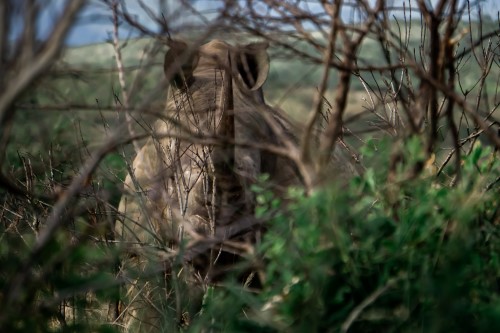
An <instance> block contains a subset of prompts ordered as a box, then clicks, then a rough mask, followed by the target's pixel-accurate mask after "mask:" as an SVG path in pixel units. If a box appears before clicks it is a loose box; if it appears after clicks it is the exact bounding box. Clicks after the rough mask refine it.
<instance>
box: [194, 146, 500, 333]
mask: <svg viewBox="0 0 500 333" xmlns="http://www.w3.org/2000/svg"><path fill="white" fill-rule="evenodd" d="M420 146H421V144H420V142H419V140H418V139H417V138H411V139H409V140H407V142H405V143H404V147H403V148H402V151H403V153H404V156H405V161H404V162H402V163H401V164H400V165H399V166H398V171H397V176H398V177H397V178H398V179H397V180H396V181H392V182H391V181H388V180H387V178H388V176H389V173H390V172H391V171H390V170H389V168H387V167H383V165H388V163H387V160H385V163H384V164H380V165H378V167H374V168H372V169H370V170H368V171H367V172H366V173H365V175H364V176H362V177H358V178H356V179H354V180H353V181H352V182H350V183H349V185H347V186H346V187H343V188H342V187H339V186H335V185H329V186H324V187H323V188H322V189H321V190H318V191H317V192H315V193H313V194H312V195H311V196H309V197H305V196H303V195H302V194H301V193H300V192H297V191H295V192H294V191H292V192H291V193H290V195H291V196H292V197H293V199H294V200H293V201H294V203H293V204H292V205H290V207H289V209H288V210H287V211H286V212H282V213H280V214H278V215H277V216H275V217H274V218H273V219H272V220H271V221H270V223H269V224H270V230H269V231H268V232H267V234H266V235H265V238H264V241H263V242H262V245H261V246H260V247H259V251H258V253H259V254H258V257H259V258H262V260H263V265H264V267H265V268H264V269H263V270H264V276H265V282H264V286H263V292H262V293H260V294H253V293H250V292H248V291H246V290H244V289H241V288H238V287H237V286H235V285H233V284H230V283H229V284H227V285H225V286H224V287H221V288H216V290H215V292H214V293H213V295H212V296H211V297H210V301H209V302H207V303H208V304H206V309H205V312H204V313H203V315H201V316H200V317H199V318H198V319H197V321H196V324H195V325H194V326H193V331H197V330H199V329H200V327H210V328H211V329H213V330H214V331H224V332H236V331H238V332H266V331H268V332H275V331H286V332H305V331H309V332H346V331H347V330H349V331H351V332H381V331H384V332H422V331H423V332H450V331H451V332H490V331H496V330H497V329H499V328H500V289H499V287H498V278H499V276H500V260H499V253H500V234H499V232H498V222H499V221H500V217H499V211H498V207H499V198H500V195H499V194H500V193H499V190H498V187H495V188H492V189H489V187H488V185H490V184H491V183H492V182H494V181H495V179H496V178H497V177H498V176H499V173H500V160H499V159H498V155H495V154H494V153H493V152H492V150H491V149H490V148H489V147H482V146H481V145H477V146H476V147H475V148H474V151H473V152H472V154H471V155H470V156H469V157H467V158H464V159H463V165H464V174H463V179H462V181H461V182H460V183H459V184H458V185H457V186H455V187H452V186H449V185H447V184H449V182H447V181H446V180H447V179H446V177H444V176H443V177H436V176H435V175H432V174H429V173H427V174H426V173H423V174H422V176H419V177H417V178H415V179H409V178H407V175H408V172H409V171H411V170H412V168H413V165H414V163H415V156H414V155H413V154H414V152H415V151H416V150H419V149H420ZM372 147H373V145H372ZM389 147H390V144H389V142H388V141H385V142H382V143H379V144H378V148H379V149H380V150H377V152H379V151H388V150H390V149H389ZM365 150H366V153H367V154H369V153H370V150H371V152H372V153H375V151H374V150H373V149H372V148H370V147H365ZM387 157H388V154H386V157H385V158H387ZM385 158H381V162H384V161H383V160H384V159H385ZM376 169H379V170H380V169H382V171H381V172H380V171H378V172H375V170H376ZM268 207H269V206H268ZM253 260H255V258H254V259H253ZM351 319H352V320H351Z"/></svg>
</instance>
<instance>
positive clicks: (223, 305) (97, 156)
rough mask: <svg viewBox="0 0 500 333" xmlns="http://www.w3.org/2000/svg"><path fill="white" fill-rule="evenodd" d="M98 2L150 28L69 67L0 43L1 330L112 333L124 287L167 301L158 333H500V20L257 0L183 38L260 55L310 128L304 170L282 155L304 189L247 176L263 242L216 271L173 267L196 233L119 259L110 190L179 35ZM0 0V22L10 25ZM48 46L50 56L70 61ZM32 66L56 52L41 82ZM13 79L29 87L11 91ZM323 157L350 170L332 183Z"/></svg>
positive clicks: (467, 11) (67, 53)
mask: <svg viewBox="0 0 500 333" xmlns="http://www.w3.org/2000/svg"><path fill="white" fill-rule="evenodd" d="M84 2H85V1H79V0H76V1H68V2H67V3H66V6H68V8H67V9H68V11H66V12H62V13H67V14H61V17H60V20H59V21H57V22H56V23H58V24H60V26H62V27H63V28H64V29H66V30H67V29H69V25H70V24H71V23H73V21H74V17H75V15H76V14H75V13H76V12H77V11H78V10H81V8H77V7H79V6H81V5H82V4H83V3H84ZM98 2H99V3H100V4H101V5H102V6H103V7H104V8H106V10H108V11H109V13H108V14H109V16H110V17H111V18H114V19H116V20H119V21H120V24H128V26H129V27H132V29H137V30H138V31H140V32H141V34H142V35H141V38H137V39H129V40H127V41H124V42H123V43H121V44H119V43H118V42H117V41H110V43H107V44H96V45H90V46H85V47H80V48H74V49H67V50H64V52H63V53H61V56H60V57H58V54H59V52H56V51H53V52H52V51H51V48H50V47H48V46H43V47H42V46H40V47H38V48H37V47H34V48H33V47H32V46H33V45H31V44H29V43H28V41H29V38H28V37H29V36H28V37H26V36H18V38H20V39H22V38H25V39H26V40H24V39H23V40H22V43H20V45H21V46H20V48H18V49H16V48H15V47H14V46H10V44H9V47H6V48H5V51H4V48H1V47H0V50H1V51H2V52H4V53H3V54H1V57H0V267H1V270H0V332H90V331H92V332H93V331H96V332H121V331H123V330H124V327H123V322H122V319H123V318H122V313H123V310H124V309H123V307H124V306H125V305H124V304H126V303H124V300H126V299H127V298H130V297H131V295H130V294H127V289H126V288H124V286H127V285H128V284H130V283H131V281H136V282H135V283H136V286H137V288H138V290H146V289H148V290H154V293H152V294H151V295H149V294H148V295H141V296H143V297H144V298H146V299H149V300H150V301H151V303H152V304H154V306H155V307H156V308H157V309H160V311H159V312H160V313H161V314H162V315H161V321H160V324H161V327H159V328H158V331H168V332H170V331H181V332H307V331H310V332H323V331H326V332H348V331H349V332H380V331H384V332H450V331H452V332H490V331H496V329H500V285H499V279H500V239H499V238H500V233H499V223H500V208H499V207H500V202H499V201H500V155H499V149H500V129H499V127H500V120H499V119H498V115H499V114H498V106H499V105H500V96H499V91H498V88H499V83H498V77H499V76H500V64H499V62H498V61H499V59H498V52H499V46H500V41H499V36H500V31H499V29H498V26H499V21H498V19H496V18H495V19H493V18H491V17H483V16H481V13H478V12H477V8H478V7H475V5H474V4H472V3H470V4H469V3H467V2H463V3H462V2H458V3H456V2H454V1H451V0H442V1H439V2H440V3H442V4H443V8H442V9H441V11H439V10H440V9H439V8H440V7H439V6H437V5H436V6H435V7H433V8H430V7H429V8H428V7H427V5H425V4H424V1H422V2H418V4H412V5H413V6H417V8H414V9H413V12H412V15H413V16H412V17H411V18H410V17H409V16H407V14H408V11H407V10H408V9H406V8H396V9H391V10H392V12H391V13H395V15H394V16H392V17H388V16H387V13H388V12H387V11H388V10H389V9H388V8H385V7H378V2H377V4H374V5H373V6H372V7H370V6H368V7H369V9H370V10H368V9H367V7H364V5H363V4H364V2H363V1H354V2H352V3H350V5H349V4H344V5H339V6H340V7H339V8H340V9H339V8H337V9H338V10H340V11H341V12H342V11H349V10H353V13H358V14H360V15H359V17H360V18H359V19H354V18H353V19H352V21H349V19H347V18H346V17H347V16H348V15H346V13H345V12H344V13H343V14H342V15H340V14H339V16H336V15H335V14H334V13H335V10H336V9H335V8H336V7H335V6H333V5H327V4H324V3H323V5H321V4H320V3H318V4H317V6H312V7H311V8H304V7H302V6H301V5H300V4H296V5H293V4H290V7H288V8H281V7H280V5H277V4H275V3H274V2H273V1H255V4H252V5H250V4H248V6H246V5H243V4H235V5H234V7H231V6H233V5H228V7H227V8H220V9H218V13H219V14H220V15H221V17H220V18H219V19H215V20H214V21H213V22H215V23H213V26H212V25H211V24H212V23H206V26H204V28H203V33H205V32H206V31H208V34H207V35H202V36H200V33H199V30H200V29H198V30H196V29H195V31H198V32H196V33H190V34H189V36H190V38H191V39H192V40H196V39H197V38H200V37H203V39H212V38H222V39H231V38H232V39H235V37H234V36H243V37H241V39H247V38H248V39H250V38H261V39H265V40H267V41H268V42H269V43H270V44H271V46H270V50H269V53H270V54H271V59H272V63H271V72H270V75H269V78H268V81H267V83H266V87H265V93H266V96H267V100H268V101H269V102H270V104H272V105H273V106H276V107H279V108H282V109H284V110H285V111H286V112H287V113H288V114H289V115H290V116H291V119H292V120H291V122H292V123H293V124H294V125H297V124H306V126H302V127H300V126H297V127H294V128H297V133H294V134H297V136H298V137H299V139H300V140H298V141H299V142H298V143H297V147H295V148H294V149H296V150H294V151H293V153H295V155H294V156H300V158H299V160H298V161H297V160H295V161H291V162H290V163H296V164H297V165H298V167H299V168H300V169H301V170H304V171H303V174H302V176H304V179H310V180H311V181H310V182H309V183H307V182H304V184H303V186H297V187H293V188H290V189H289V190H288V195H287V196H286V197H276V196H275V195H273V193H272V192H271V191H270V190H269V184H268V183H267V182H266V175H262V177H261V179H260V180H259V181H258V182H256V183H255V184H253V186H252V191H253V193H255V196H256V202H257V207H256V209H255V216H254V217H253V218H255V219H256V220H258V221H259V223H260V225H262V226H263V227H262V230H260V231H262V233H261V234H260V233H259V234H258V237H256V239H257V241H256V242H254V243H251V244H248V243H245V242H241V243H238V244H239V248H240V249H241V251H240V253H239V256H238V260H236V261H235V262H234V264H233V265H231V266H230V268H228V269H227V274H226V276H225V278H224V279H223V280H221V281H209V280H207V279H206V278H205V277H203V276H200V275H199V274H198V275H197V274H196V272H194V273H193V271H194V270H195V269H194V267H193V265H192V262H190V261H189V260H185V259H186V253H189V250H191V248H190V246H191V245H192V244H191V243H189V242H186V243H183V244H181V246H180V247H179V248H175V249H169V250H170V252H168V253H169V256H168V257H166V259H165V260H164V262H163V266H162V267H160V268H159V267H157V266H155V265H154V264H152V263H150V264H149V266H147V267H146V269H144V270H138V269H135V268H132V269H128V270H125V271H124V269H123V266H121V262H122V260H123V258H124V256H125V253H124V249H123V246H122V244H119V243H118V242H117V241H116V240H115V239H114V235H113V225H114V223H115V220H116V218H117V216H119V212H118V210H117V207H118V203H119V201H120V197H121V194H122V190H123V189H122V184H123V181H124V179H125V176H126V174H127V173H128V172H131V171H132V170H131V157H132V156H133V155H134V154H135V153H136V151H135V148H134V144H136V145H139V146H140V145H142V143H143V142H144V139H145V138H147V134H148V130H149V128H150V127H149V126H150V125H151V124H152V122H153V121H154V120H156V119H158V117H161V112H162V110H163V108H164V101H165V98H166V91H167V89H166V83H165V82H164V77H163V76H164V75H163V56H164V53H165V50H166V46H165V44H166V37H165V36H168V35H169V34H170V33H172V35H173V36H175V35H174V32H175V31H176V29H177V31H181V29H180V28H179V26H175V25H173V26H172V25H169V23H170V22H175V18H176V17H177V16H179V14H178V13H179V12H176V11H175V10H174V11H173V12H171V13H170V14H171V16H169V15H166V16H162V14H158V15H157V21H156V23H157V24H158V28H159V29H158V30H157V31H161V33H157V32H156V30H155V31H153V30H150V29H148V28H147V26H143V25H141V22H140V21H139V20H137V21H133V19H134V17H132V16H131V15H129V14H128V13H127V10H126V8H125V7H123V3H122V2H120V1H112V0H100V1H98ZM161 2H164V1H159V3H161ZM6 3H8V6H7V7H2V6H3V5H0V22H3V21H2V18H6V17H7V16H8V15H13V16H12V17H18V18H19V17H20V16H21V13H22V11H20V9H19V8H18V7H19V6H17V5H15V3H16V2H15V1H6ZM30 3H31V2H30V1H27V2H26V4H25V6H28V7H29V6H30ZM165 3H166V2H165ZM179 3H184V2H183V1H182V2H179ZM298 3H300V1H299V2H298ZM335 3H336V2H335ZM381 3H383V2H381ZM259 5H260V6H261V7H258V6H259ZM9 6H10V7H9ZM73 6H74V7H73ZM179 6H180V7H179V8H181V10H187V9H186V8H191V7H186V8H184V7H182V5H179ZM240 6H241V7H240ZM252 6H257V7H252ZM28 7H27V8H28ZM306 7H307V6H306ZM334 7H335V8H334ZM6 8H7V9H6ZM33 8H35V7H33ZM179 8H177V9H176V10H180V9H179ZM262 8H264V9H265V8H268V10H269V12H270V13H273V14H272V15H271V14H269V15H270V16H269V15H267V14H263V13H264V12H265V10H263V9H262ZM313 8H315V9H313ZM252 9H253V10H252ZM43 13H44V12H43V11H42V10H40V11H38V12H37V11H34V15H35V14H37V15H44V14H43ZM153 14H154V13H153ZM163 14H164V13H163ZM292 14H293V15H292ZM299 14H302V15H299ZM306 14H307V15H306ZM355 16H356V15H352V17H355ZM492 16H494V15H492ZM356 17H357V16H356ZM292 18H294V19H293V20H295V21H293V20H292ZM372 18H373V20H372ZM290 20H292V21H290ZM14 21H15V20H14ZM5 22H7V21H5ZM9 22H10V21H9ZM68 22H69V23H68ZM276 22H281V23H280V24H276ZM370 22H371V23H370ZM9 24H10V23H9ZM204 24H205V23H204ZM370 24H371V25H370ZM7 25H8V24H7ZM365 25H366V26H367V27H368V28H367V29H368V30H367V32H366V35H363V30H362V29H361V28H360V27H363V26H365ZM55 26H58V25H55ZM291 26H293V28H291ZM311 27H314V29H312V28H311ZM332 27H335V28H336V29H332ZM212 28H213V29H212ZM115 29H116V31H115V32H116V33H117V32H118V31H119V30H118V23H116V22H115ZM312 30H314V32H311V31H312ZM26 31H28V34H29V31H30V30H29V29H27V28H26ZM54 31H56V29H54ZM120 31H121V30H120ZM335 31H336V32H335ZM4 34H5V33H4V32H2V31H0V46H2V45H7V44H3V42H4V41H5V40H7V39H8V38H7V37H5V36H4ZM7 35H8V34H7ZM51 36H53V35H49V36H48V37H47V40H45V41H44V42H45V44H43V43H42V44H43V45H49V46H50V45H52V44H51V43H56V44H57V48H58V49H59V51H61V49H62V40H63V39H62V37H59V39H53V38H51ZM228 36H229V37H228ZM360 36H361V37H363V36H364V37H363V38H360ZM358 38H360V40H358ZM33 39H34V38H33ZM238 40H240V38H238ZM358 41H359V43H358ZM33 50H34V51H33ZM436 50H437V51H436ZM49 51H50V52H49ZM330 51H332V52H330ZM16 52H17V53H16ZM30 52H32V53H30ZM33 52H34V53H33ZM13 55H17V57H14V56H13ZM28 55H29V57H28ZM118 58H120V59H121V60H120V61H122V62H123V64H122V65H124V68H123V69H120V65H119V63H118V62H117V59H118ZM26 59H31V60H32V61H31V62H30V61H26ZM33 59H34V60H33ZM37 59H42V60H41V61H47V63H43V66H42V67H43V70H41V71H40V72H36V71H35V70H34V69H32V67H35V66H34V65H33V64H38V62H37V61H35V60H37ZM47 59H49V60H50V61H48V60H47ZM23 61H24V62H23ZM20 68H21V69H23V70H24V71H25V72H20V73H17V71H18V70H19V69H20ZM26 73H27V74H26ZM25 74H26V75H27V76H29V78H30V80H29V84H28V85H26V86H21V88H20V89H19V90H18V91H15V93H14V94H10V90H8V89H7V88H8V87H17V86H18V85H15V84H13V82H14V81H15V78H16V77H24V76H23V75H25ZM121 75H123V80H121V77H120V76H121ZM12 89H13V88H12ZM2 91H4V92H2ZM9 94H10V95H9ZM11 96H14V97H15V98H12V101H11V102H10V103H6V104H5V103H4V101H8V98H9V97H11ZM307 124H313V125H314V126H313V127H314V131H313V132H310V133H308V132H307V131H308V129H307ZM338 124H341V125H339V126H337V125H338ZM339 128H340V130H338V129H339ZM316 132H317V133H316ZM307 134H309V135H307ZM329 141H330V142H331V144H332V145H331V146H328V142H329ZM335 146H337V147H336V149H339V147H347V149H346V154H347V155H349V156H350V159H349V160H350V162H351V163H355V164H356V165H358V166H360V169H362V170H363V171H362V172H360V173H359V174H358V175H356V176H354V177H352V179H339V177H337V175H333V174H328V173H326V172H325V170H328V169H326V168H325V167H324V164H325V162H324V160H325V159H326V160H328V158H325V157H324V156H326V155H328V156H330V153H331V148H332V147H335ZM325 152H326V153H325ZM290 154H291V155H293V154H292V152H291V153H290ZM206 241H207V243H210V242H214V243H217V242H219V240H213V239H207V240H206ZM234 242H237V241H236V240H234ZM219 243H221V244H222V242H219ZM219 243H217V244H219ZM242 276H243V277H244V281H242ZM146 285H147V286H148V287H147V288H145V287H144V286H146ZM143 287H144V289H141V288H143ZM139 293H140V291H139Z"/></svg>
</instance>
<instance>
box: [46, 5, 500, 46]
mask: <svg viewBox="0 0 500 333" xmlns="http://www.w3.org/2000/svg"><path fill="white" fill-rule="evenodd" d="M142 1H143V3H145V4H147V5H148V6H150V8H151V9H152V10H153V11H154V12H156V13H160V12H163V13H165V12H170V13H172V12H175V9H176V5H175V4H178V0H168V1H166V3H167V4H168V8H162V7H161V6H160V5H159V2H164V1H158V0H142ZM284 1H289V0H284ZM369 1H370V2H371V3H374V2H375V0H369ZM427 1H429V2H430V3H431V4H435V3H436V2H437V0H427ZM462 1H464V0H459V2H462ZM318 2H319V0H303V3H304V4H305V5H307V6H308V7H309V9H310V10H311V11H318V10H321V7H320V6H318V5H317V4H318ZM403 2H405V3H406V4H407V5H408V4H411V5H412V6H416V0H393V1H391V0H388V1H387V3H388V4H390V3H392V4H393V5H402V3H403ZM191 3H192V5H193V7H195V8H196V9H197V10H200V11H202V12H206V13H207V12H208V13H209V12H213V11H214V10H216V8H218V7H219V6H220V5H221V3H222V1H221V0H194V1H193V0H191ZM474 3H476V1H473V0H471V5H473V4H474ZM125 4H126V6H127V8H128V10H129V12H130V13H131V14H133V15H136V16H137V18H138V20H139V22H141V23H142V24H144V25H146V26H148V27H149V28H151V29H155V28H156V27H155V24H154V22H152V21H151V20H150V19H149V18H148V15H147V14H146V12H145V11H144V10H142V9H141V7H140V5H139V2H138V1H137V0H125ZM481 7H482V10H483V13H487V14H489V15H491V16H493V18H495V19H496V17H497V12H498V11H499V10H500V3H499V2H498V1H497V0H486V1H481ZM165 16H166V17H167V18H168V19H169V20H172V19H173V20H174V22H175V23H177V24H182V23H186V22H187V21H188V20H189V18H187V17H185V15H182V16H181V15H174V16H173V17H169V15H165ZM48 17H50V15H49V16H48ZM111 31H112V25H111V13H110V12H109V10H108V9H107V8H105V7H104V6H103V5H102V4H99V1H98V0H92V1H91V4H90V5H89V6H88V7H87V9H86V11H85V13H84V15H83V18H82V20H81V22H80V23H79V24H78V25H77V27H76V28H75V29H74V30H73V31H72V32H71V34H70V36H69V38H68V44H70V45H85V44H89V43H96V42H103V41H105V40H106V39H107V38H108V37H109V35H110V33H111ZM130 32H131V29H127V28H126V27H122V29H121V30H120V34H121V36H120V37H121V38H126V37H127V36H129V34H130Z"/></svg>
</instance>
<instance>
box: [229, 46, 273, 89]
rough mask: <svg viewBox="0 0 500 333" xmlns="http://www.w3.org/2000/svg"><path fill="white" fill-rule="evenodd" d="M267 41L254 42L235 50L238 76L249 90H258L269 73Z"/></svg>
mask: <svg viewBox="0 0 500 333" xmlns="http://www.w3.org/2000/svg"><path fill="white" fill-rule="evenodd" d="M267 47H268V44H267V43H252V44H248V45H245V46H243V47H240V48H238V49H237V51H236V52H235V53H236V54H235V56H234V58H235V59H234V62H233V64H234V65H235V67H236V68H233V70H236V71H237V77H238V78H239V79H240V80H242V81H243V83H244V85H245V86H246V88H247V89H249V90H258V89H259V88H261V87H262V85H263V84H264V82H266V79H267V75H268V73H269V56H268V54H267Z"/></svg>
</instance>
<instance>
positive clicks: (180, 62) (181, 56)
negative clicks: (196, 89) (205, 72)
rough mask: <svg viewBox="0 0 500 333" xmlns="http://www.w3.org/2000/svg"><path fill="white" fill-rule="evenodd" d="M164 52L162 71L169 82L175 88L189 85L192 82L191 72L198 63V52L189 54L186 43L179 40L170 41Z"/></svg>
mask: <svg viewBox="0 0 500 333" xmlns="http://www.w3.org/2000/svg"><path fill="white" fill-rule="evenodd" d="M169 44H170V49H169V50H168V51H167V53H166V54H165V61H164V62H163V71H164V73H165V76H166V77H167V79H170V83H171V84H174V85H175V86H176V87H177V88H182V87H185V86H187V87H189V86H190V85H191V84H192V83H193V81H194V80H193V72H194V70H195V68H196V66H197V65H198V60H199V54H198V52H193V53H191V54H189V53H188V52H189V48H188V45H187V44H186V43H184V42H181V41H171V42H170V43H169Z"/></svg>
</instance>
